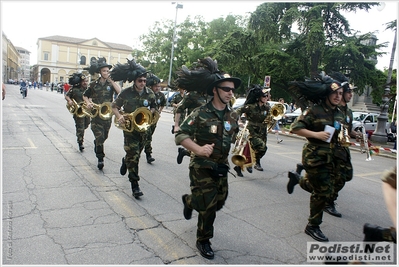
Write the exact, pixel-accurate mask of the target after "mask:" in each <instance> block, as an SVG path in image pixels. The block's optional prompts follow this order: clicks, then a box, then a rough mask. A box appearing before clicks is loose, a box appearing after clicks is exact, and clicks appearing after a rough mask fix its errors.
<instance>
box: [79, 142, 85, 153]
mask: <svg viewBox="0 0 399 267" xmlns="http://www.w3.org/2000/svg"><path fill="white" fill-rule="evenodd" d="M78 144H79V150H80V152H83V149H85V147H84V146H83V142H79V143H78Z"/></svg>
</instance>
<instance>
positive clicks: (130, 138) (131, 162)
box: [123, 131, 147, 182]
mask: <svg viewBox="0 0 399 267" xmlns="http://www.w3.org/2000/svg"><path fill="white" fill-rule="evenodd" d="M123 136H124V144H123V148H124V149H125V152H126V155H125V163H126V167H127V170H128V172H129V176H128V177H129V181H130V182H133V181H139V180H140V177H139V159H140V154H141V152H142V151H143V149H144V145H145V142H146V137H147V133H146V132H144V133H140V132H137V131H133V132H131V133H129V132H125V131H123Z"/></svg>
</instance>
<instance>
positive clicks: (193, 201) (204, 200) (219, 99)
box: [175, 63, 241, 259]
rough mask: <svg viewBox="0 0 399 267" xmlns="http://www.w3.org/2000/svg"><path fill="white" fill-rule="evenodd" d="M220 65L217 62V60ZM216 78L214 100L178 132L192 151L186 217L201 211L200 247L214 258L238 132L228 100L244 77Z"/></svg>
mask: <svg viewBox="0 0 399 267" xmlns="http://www.w3.org/2000/svg"><path fill="white" fill-rule="evenodd" d="M215 64H216V63H215ZM212 76H215V79H216V81H214V82H213V83H212V84H210V85H208V88H207V93H208V94H209V95H211V96H213V98H212V100H211V102H209V103H207V104H205V105H202V106H200V107H198V108H196V109H194V111H192V112H191V113H190V114H189V115H188V117H187V118H186V119H185V120H184V122H183V123H182V124H181V125H180V128H179V130H178V131H177V132H176V135H175V141H176V145H182V146H184V147H185V148H187V149H188V150H190V151H192V154H193V156H192V157H191V161H190V165H189V176H190V189H191V194H190V195H187V194H186V195H183V196H182V200H183V205H184V210H183V214H184V217H185V218H186V219H187V220H189V219H190V218H191V215H192V211H193V209H194V210H196V211H197V212H198V223H197V242H196V246H197V248H198V250H199V251H200V253H201V255H202V256H203V257H205V258H207V259H213V258H214V252H213V250H212V248H211V243H210V241H209V239H211V238H212V237H213V223H214V221H215V218H216V211H218V210H220V209H221V208H222V207H223V205H224V204H225V201H226V198H227V194H228V181H227V172H228V169H229V161H228V155H229V151H230V146H231V143H232V141H233V140H232V136H233V134H234V133H236V132H237V131H238V124H237V123H238V117H237V114H236V113H235V112H234V111H233V110H232V109H231V108H230V107H229V105H228V103H229V101H230V100H231V98H232V97H233V91H234V90H235V89H236V88H237V87H238V86H240V84H241V80H240V79H238V78H231V77H230V76H228V75H227V74H225V75H224V76H223V75H221V74H217V75H216V74H212Z"/></svg>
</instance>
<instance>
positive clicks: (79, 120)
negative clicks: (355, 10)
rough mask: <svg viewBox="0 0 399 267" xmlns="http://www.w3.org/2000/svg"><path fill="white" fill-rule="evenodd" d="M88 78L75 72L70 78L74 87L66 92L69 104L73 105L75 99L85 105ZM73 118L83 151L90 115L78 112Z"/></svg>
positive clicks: (80, 148)
mask: <svg viewBox="0 0 399 267" xmlns="http://www.w3.org/2000/svg"><path fill="white" fill-rule="evenodd" d="M87 83H88V79H87V77H86V76H85V75H84V74H82V73H74V74H72V76H71V77H70V78H69V84H71V85H72V88H71V89H70V90H69V91H68V92H67V93H66V94H65V100H66V101H67V103H68V105H69V106H73V104H74V103H73V101H72V100H75V102H76V103H77V104H78V105H83V93H84V91H85V90H86V89H87ZM73 119H74V120H75V128H76V137H77V141H78V145H79V150H80V151H81V152H83V149H84V146H83V139H84V134H85V130H86V129H87V127H89V124H90V117H88V116H83V117H80V116H78V115H77V114H76V112H75V113H74V114H73Z"/></svg>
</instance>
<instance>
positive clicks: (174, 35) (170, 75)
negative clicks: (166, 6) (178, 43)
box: [168, 2, 183, 87]
mask: <svg viewBox="0 0 399 267" xmlns="http://www.w3.org/2000/svg"><path fill="white" fill-rule="evenodd" d="M172 4H176V16H175V25H174V27H173V39H172V51H171V53H170V66H169V78H168V86H169V87H171V86H170V80H171V79H172V63H173V50H174V46H175V39H176V23H177V10H178V9H179V8H183V5H182V4H178V3H176V2H172Z"/></svg>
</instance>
